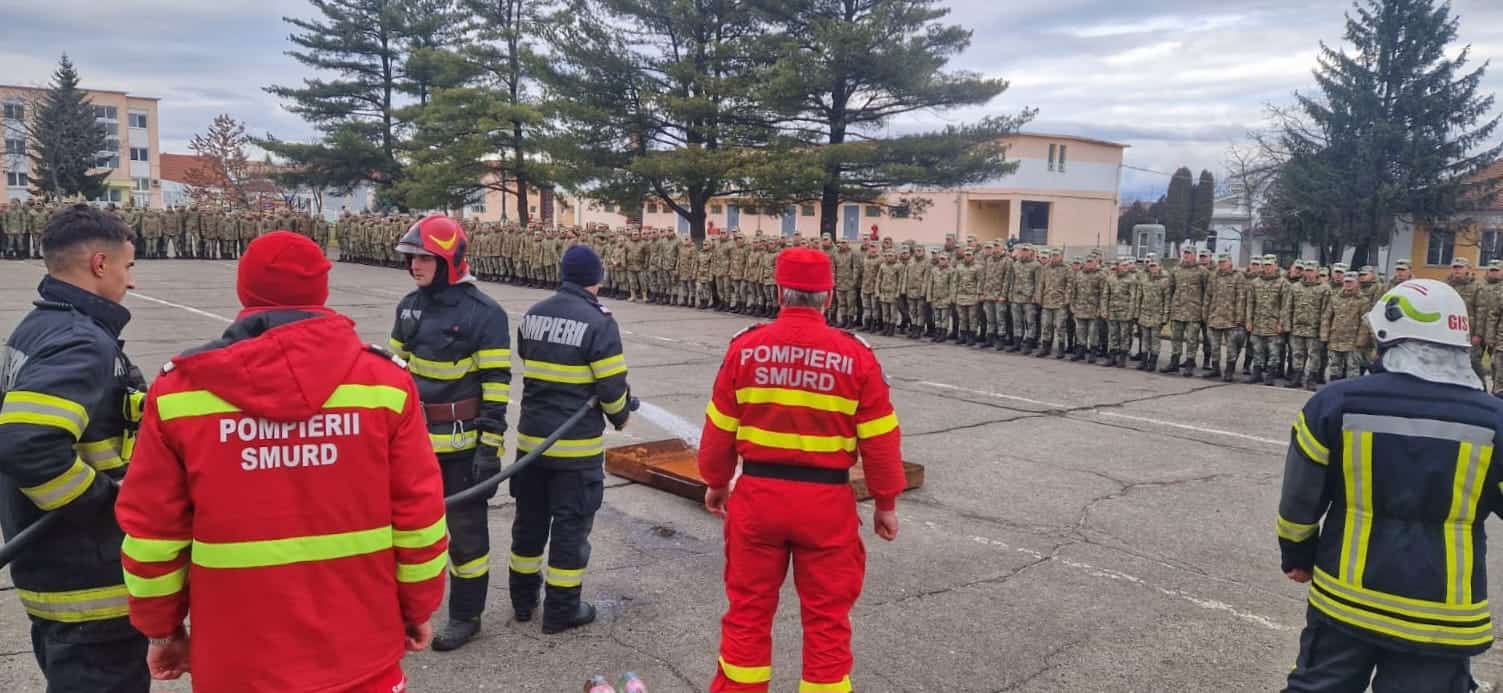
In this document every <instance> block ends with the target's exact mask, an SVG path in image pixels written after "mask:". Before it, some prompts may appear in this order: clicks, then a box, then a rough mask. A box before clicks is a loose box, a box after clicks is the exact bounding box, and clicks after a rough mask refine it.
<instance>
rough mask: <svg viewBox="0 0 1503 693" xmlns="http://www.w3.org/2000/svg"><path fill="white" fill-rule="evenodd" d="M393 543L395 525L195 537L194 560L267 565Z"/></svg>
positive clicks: (347, 553)
mask: <svg viewBox="0 0 1503 693" xmlns="http://www.w3.org/2000/svg"><path fill="white" fill-rule="evenodd" d="M391 547H392V531H391V526H390V525H388V526H385V527H373V528H371V529H362V530H359V531H355V532H339V533H336V534H316V535H312V536H306V537H288V538H286V539H267V540H263V541H236V542H225V543H214V542H206V541H199V540H197V539H194V540H193V549H192V556H193V563H194V565H200V566H203V567H205V568H266V567H270V566H279V565H291V564H293V563H309V562H312V561H330V560H334V559H337V558H349V557H351V556H364V555H366V554H371V553H375V552H377V551H385V550H387V549H390V548H391Z"/></svg>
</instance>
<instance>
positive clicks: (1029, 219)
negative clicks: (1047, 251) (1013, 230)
mask: <svg viewBox="0 0 1503 693" xmlns="http://www.w3.org/2000/svg"><path fill="white" fill-rule="evenodd" d="M1019 208H1020V210H1021V214H1022V219H1021V220H1020V222H1021V223H1020V224H1019V228H1018V240H1020V241H1022V242H1024V243H1032V244H1034V245H1045V244H1047V243H1048V242H1049V203H1048V202H1035V201H1033V200H1024V201H1023V202H1022V204H1021V205H1019Z"/></svg>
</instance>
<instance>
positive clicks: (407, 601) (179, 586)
mask: <svg viewBox="0 0 1503 693" xmlns="http://www.w3.org/2000/svg"><path fill="white" fill-rule="evenodd" d="M420 407H421V404H420V402H419V400H418V396H417V393H416V392H415V391H414V389H413V382H412V377H411V376H410V375H408V373H407V371H405V370H403V369H402V367H401V366H400V365H398V364H397V363H396V362H394V361H393V359H392V358H391V357H389V356H387V355H383V354H379V353H375V352H373V351H372V350H371V349H370V348H368V347H365V346H363V345H362V344H361V343H360V341H359V339H358V337H357V336H356V334H355V329H354V324H353V323H352V322H351V321H350V320H349V319H348V318H346V317H344V316H341V315H338V314H335V313H333V312H330V311H326V310H322V309H316V310H313V311H307V310H295V311H281V310H279V311H270V312H250V311H247V313H243V314H242V315H241V317H240V320H238V321H237V322H235V323H234V324H233V325H231V326H230V328H229V329H228V330H227V331H226V332H225V336H224V338H222V339H221V340H219V341H218V342H215V343H212V344H209V345H207V346H205V347H203V348H201V349H200V350H198V351H197V352H196V353H189V354H187V355H183V356H179V357H177V358H175V359H173V361H172V364H171V365H170V366H169V367H168V369H167V370H166V371H165V372H164V373H163V374H162V375H161V376H160V377H158V378H157V380H156V382H155V383H154V384H153V385H152V388H151V391H150V393H149V395H148V401H147V405H146V410H145V415H144V417H143V420H142V422H141V432H140V437H139V439H138V440H137V443H136V448H135V456H134V458H133V463H132V464H131V466H130V471H129V472H128V474H127V476H126V479H125V483H124V484H123V485H122V487H121V491H120V497H119V501H118V503H117V504H116V514H117V516H118V518H119V520H120V527H121V528H122V529H123V530H124V531H125V534H126V537H125V542H124V545H123V548H122V554H123V560H122V563H123V564H124V568H125V583H126V587H127V589H128V590H129V593H130V618H131V622H132V623H133V624H134V625H135V626H136V628H137V629H138V630H140V631H141V632H142V633H145V634H146V635H147V636H149V637H166V636H167V635H168V634H170V633H172V632H173V631H174V630H175V629H176V628H178V627H179V625H180V624H181V623H182V622H183V619H184V617H185V616H187V615H188V614H189V613H190V612H191V614H192V624H193V631H192V641H191V661H192V667H193V674H192V677H193V683H194V687H195V689H196V690H201V691H344V690H347V689H349V688H351V687H354V686H358V685H361V684H362V683H369V681H370V679H371V678H372V677H375V676H380V675H382V674H384V673H387V672H388V671H389V670H390V669H391V667H392V666H393V665H395V664H396V663H397V662H398V661H400V660H401V658H402V654H403V651H404V647H403V644H404V640H403V625H404V623H421V622H425V621H427V619H428V617H429V616H430V615H431V614H432V613H433V611H434V610H435V609H437V607H438V605H439V602H440V601H442V599H443V569H444V565H445V560H446V559H445V549H446V548H447V545H448V540H447V536H446V530H445V525H444V501H443V483H442V480H441V477H440V474H439V468H438V461H437V459H436V458H435V457H434V453H433V447H432V445H431V444H430V443H429V442H428V432H427V429H426V426H425V425H424V421H423V415H422V410H421V408H420Z"/></svg>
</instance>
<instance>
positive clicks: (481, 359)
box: [475, 349, 511, 371]
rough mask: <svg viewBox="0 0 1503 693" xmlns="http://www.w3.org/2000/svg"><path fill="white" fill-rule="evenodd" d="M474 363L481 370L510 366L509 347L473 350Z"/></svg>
mask: <svg viewBox="0 0 1503 693" xmlns="http://www.w3.org/2000/svg"><path fill="white" fill-rule="evenodd" d="M475 365H476V367H477V368H479V369H480V370H482V371H485V370H496V369H501V368H511V349H481V350H480V351H477V352H475Z"/></svg>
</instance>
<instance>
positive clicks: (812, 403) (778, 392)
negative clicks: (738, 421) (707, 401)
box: [736, 387, 859, 415]
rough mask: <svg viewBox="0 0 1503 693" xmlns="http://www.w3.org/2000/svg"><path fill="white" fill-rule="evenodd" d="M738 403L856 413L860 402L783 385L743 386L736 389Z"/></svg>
mask: <svg viewBox="0 0 1503 693" xmlns="http://www.w3.org/2000/svg"><path fill="white" fill-rule="evenodd" d="M736 403H737V404H780V405H783V406H785V407H805V408H808V409H817V410H819V411H829V412H835V413H838V414H852V415H853V414H855V413H856V407H857V405H858V404H859V402H857V401H856V400H854V399H849V398H846V397H839V396H836V395H825V394H819V393H816V392H805V391H803V390H792V389H788V388H782V387H743V388H740V389H738V390H736Z"/></svg>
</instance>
